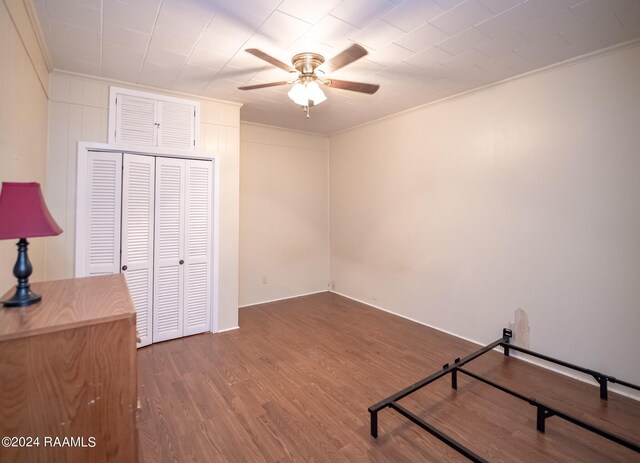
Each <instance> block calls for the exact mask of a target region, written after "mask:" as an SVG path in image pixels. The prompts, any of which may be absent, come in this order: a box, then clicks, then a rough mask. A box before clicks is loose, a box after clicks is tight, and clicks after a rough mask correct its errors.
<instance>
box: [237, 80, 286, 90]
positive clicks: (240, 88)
mask: <svg viewBox="0 0 640 463" xmlns="http://www.w3.org/2000/svg"><path fill="white" fill-rule="evenodd" d="M290 83H291V82H289V81H288V80H281V81H280V82H269V83H268V84H258V85H247V86H246V87H238V90H255V89H257V88H267V87H277V86H278V85H287V84H290Z"/></svg>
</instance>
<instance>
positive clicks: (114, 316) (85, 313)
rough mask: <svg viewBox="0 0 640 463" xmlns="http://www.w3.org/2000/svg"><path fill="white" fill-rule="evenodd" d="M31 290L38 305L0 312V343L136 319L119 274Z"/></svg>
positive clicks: (40, 285) (48, 283) (52, 283)
mask: <svg viewBox="0 0 640 463" xmlns="http://www.w3.org/2000/svg"><path fill="white" fill-rule="evenodd" d="M31 290H32V291H33V292H34V293H37V294H39V295H41V296H42V301H41V302H40V303H38V304H34V305H31V306H29V307H12V308H7V307H1V308H0V341H4V340H7V339H15V338H21V337H25V336H33V335H36V334H44V333H50V332H54V331H62V330H67V329H70V328H76V327H79V326H88V325H95V324H97V323H106V322H110V321H114V320H120V319H124V318H132V317H134V316H135V309H134V307H133V302H131V296H130V295H129V289H128V288H127V283H126V281H125V279H124V275H122V274H116V275H103V276H95V277H86V278H73V279H70V280H57V281H44V282H40V283H32V284H31ZM14 291H15V288H11V290H10V291H8V292H7V294H5V295H4V296H3V297H2V300H4V299H8V298H9V297H11V296H12V295H13V293H14Z"/></svg>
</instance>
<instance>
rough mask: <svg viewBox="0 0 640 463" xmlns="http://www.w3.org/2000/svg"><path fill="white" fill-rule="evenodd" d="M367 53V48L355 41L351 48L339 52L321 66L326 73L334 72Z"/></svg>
mask: <svg viewBox="0 0 640 463" xmlns="http://www.w3.org/2000/svg"><path fill="white" fill-rule="evenodd" d="M367 54H368V53H367V50H365V49H364V47H361V46H360V45H358V44H357V43H354V44H353V45H351V46H350V47H349V48H347V49H346V50H344V51H343V52H341V53H338V54H337V55H336V56H334V57H333V58H331V59H330V60H329V61H327V62H326V63H324V64H323V65H322V66H321V67H320V68H321V69H322V70H324V71H325V72H326V73H329V72H333V71H336V70H338V69H340V68H342V67H344V66H346V65H347V64H350V63H353V62H354V61H357V60H359V59H360V58H362V57H363V56H365V55H367Z"/></svg>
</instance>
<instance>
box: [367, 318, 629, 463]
mask: <svg viewBox="0 0 640 463" xmlns="http://www.w3.org/2000/svg"><path fill="white" fill-rule="evenodd" d="M511 337H512V332H511V330H510V329H507V328H505V329H503V330H502V338H500V339H498V340H496V341H494V342H492V343H491V344H487V345H486V346H484V347H483V348H481V349H478V350H477V351H475V352H473V353H472V354H469V355H467V356H466V357H464V358H463V359H460V358H457V359H455V360H454V362H453V363H452V364H448V363H447V364H445V365H443V366H442V369H441V370H439V371H437V372H435V373H433V374H432V375H430V376H427V377H426V378H424V379H422V380H420V381H418V382H417V383H415V384H412V385H411V386H409V387H407V388H405V389H402V390H401V391H398V392H396V393H395V394H393V395H391V396H389V397H387V398H386V399H384V400H381V401H380V402H378V403H377V404H375V405H372V406H371V407H369V413H370V414H371V435H372V436H373V437H374V438H377V437H378V412H379V411H381V410H382V409H384V408H390V409H392V410H395V411H396V412H398V413H399V414H401V415H402V416H404V417H405V418H407V419H408V420H410V421H411V422H413V423H414V424H416V425H418V426H419V427H420V428H422V429H424V430H425V431H427V432H429V433H430V434H432V435H433V436H435V437H436V438H438V439H439V440H441V441H442V442H444V443H445V444H447V445H448V446H449V447H451V448H453V449H454V450H456V451H457V452H459V453H461V454H462V455H464V456H465V457H467V458H468V459H469V460H471V461H474V462H481V463H482V462H487V460H485V459H484V458H482V457H481V456H479V455H477V454H476V453H474V452H473V451H472V450H470V449H468V448H467V447H465V446H464V445H462V444H461V443H460V442H458V441H456V440H455V439H453V438H451V437H449V436H448V435H447V434H445V433H444V432H442V431H440V430H439V429H437V428H436V427H434V426H433V425H431V424H429V423H427V422H426V421H424V420H423V419H422V418H420V417H418V416H416V415H415V414H413V413H411V412H410V411H409V410H407V409H406V408H404V407H402V406H401V405H399V404H398V401H399V400H400V399H403V398H404V397H406V396H408V395H410V394H412V393H414V392H416V391H417V390H419V389H422V388H423V387H425V386H427V385H429V384H431V383H433V382H434V381H436V380H438V379H440V378H442V377H444V376H446V375H448V374H451V387H452V388H453V389H457V388H458V373H462V374H464V375H466V376H468V377H470V378H473V379H475V380H477V381H480V382H481V383H484V384H486V385H489V386H491V387H493V388H495V389H498V390H500V391H502V392H504V393H506V394H509V395H510V396H512V397H515V398H517V399H520V400H522V401H525V402H527V403H529V404H530V405H532V406H533V407H535V408H536V418H537V419H536V428H537V430H538V431H540V432H545V422H546V420H547V419H548V418H551V417H553V416H557V417H558V418H561V419H563V420H565V421H568V422H569V423H573V424H575V425H576V426H579V427H581V428H583V429H586V430H587V431H590V432H592V433H595V434H597V435H599V436H602V437H604V438H605V439H608V440H610V441H612V442H615V443H616V444H619V445H622V446H624V447H626V448H628V449H631V450H633V451H635V452H638V453H640V445H638V444H636V443H634V442H631V441H629V440H627V439H624V438H622V437H620V436H617V435H615V434H612V433H610V432H608V431H606V430H604V429H602V428H599V427H597V426H593V425H592V424H589V423H587V422H585V421H583V420H581V419H579V418H576V417H575V416H571V415H568V414H566V413H564V412H563V411H561V410H559V409H557V408H555V407H552V406H550V405H547V404H544V403H541V402H539V401H538V400H536V399H534V398H531V397H527V396H525V395H523V394H521V393H519V392H517V391H514V390H513V389H510V388H508V387H506V386H503V385H501V384H498V383H496V382H494V381H492V380H490V379H487V378H485V377H483V376H480V375H478V374H476V373H473V372H471V371H469V370H467V369H465V368H462V367H463V366H464V365H465V364H467V363H469V362H471V361H472V360H475V359H476V358H478V357H480V356H481V355H484V354H486V353H487V352H489V351H491V350H493V349H495V348H497V347H502V349H503V352H504V355H506V356H509V353H510V351H511V350H515V351H518V352H522V353H523V354H526V355H530V356H532V357H536V358H539V359H542V360H544V361H546V362H551V363H555V364H557V365H561V366H563V367H565V368H569V369H572V370H575V371H579V372H581V373H584V374H587V375H589V376H592V377H593V378H594V379H595V380H596V382H597V383H598V385H599V386H600V398H601V399H602V400H608V398H609V391H608V384H609V383H613V384H619V385H621V386H625V387H628V388H630V389H634V390H636V391H640V386H638V385H635V384H631V383H629V382H627V381H622V380H619V379H617V378H615V377H613V376H610V375H605V374H603V373H600V372H598V371H595V370H591V369H589V368H584V367H581V366H579V365H574V364H572V363H569V362H565V361H564V360H559V359H556V358H553V357H549V356H548V355H544V354H540V353H538V352H534V351H532V350H529V349H525V348H523V347H519V346H515V345H513V344H511V343H510V340H511Z"/></svg>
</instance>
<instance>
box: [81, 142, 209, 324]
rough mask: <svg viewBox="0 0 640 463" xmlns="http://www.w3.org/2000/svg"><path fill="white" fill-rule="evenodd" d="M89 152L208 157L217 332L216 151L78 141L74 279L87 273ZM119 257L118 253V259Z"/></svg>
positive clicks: (192, 157) (203, 158)
mask: <svg viewBox="0 0 640 463" xmlns="http://www.w3.org/2000/svg"><path fill="white" fill-rule="evenodd" d="M90 152H110V153H117V154H121V155H122V154H124V153H127V154H139V155H145V156H161V157H170V158H180V159H195V160H208V161H211V162H213V176H212V181H213V185H212V188H211V189H212V195H213V200H212V208H213V209H212V227H211V233H212V236H211V254H210V269H211V277H212V278H211V287H210V296H209V300H210V301H211V329H210V332H211V333H217V332H218V317H219V316H218V314H219V312H218V306H219V294H220V292H219V279H220V278H219V274H220V273H219V268H220V257H219V256H220V252H219V249H220V247H219V238H218V235H219V214H220V213H219V211H220V201H219V196H220V195H219V193H220V181H219V178H220V163H219V156H218V155H217V154H210V153H200V152H182V151H179V150H171V149H166V148H156V147H149V148H148V150H146V149H145V150H141V148H140V147H135V146H129V145H116V144H109V143H97V142H87V141H79V142H78V157H77V164H76V166H77V170H76V174H77V175H76V239H75V252H76V255H75V271H74V275H75V277H76V278H80V277H86V276H89V275H88V273H87V269H86V265H85V261H86V254H87V246H86V239H87V218H88V216H87V209H86V197H85V195H84V194H78V192H84V191H85V190H86V185H87V181H88V179H87V168H88V157H89V153H90ZM119 258H120V257H119V256H118V259H119Z"/></svg>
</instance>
